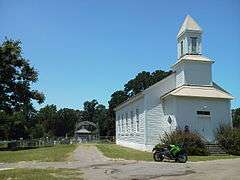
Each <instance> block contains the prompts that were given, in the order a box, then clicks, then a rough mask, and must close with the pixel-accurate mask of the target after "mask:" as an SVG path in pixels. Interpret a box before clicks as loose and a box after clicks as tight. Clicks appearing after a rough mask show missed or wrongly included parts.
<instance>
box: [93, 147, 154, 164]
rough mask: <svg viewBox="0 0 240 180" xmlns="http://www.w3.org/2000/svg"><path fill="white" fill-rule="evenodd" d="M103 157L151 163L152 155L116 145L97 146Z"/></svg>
mask: <svg viewBox="0 0 240 180" xmlns="http://www.w3.org/2000/svg"><path fill="white" fill-rule="evenodd" d="M96 146H97V148H98V149H99V150H100V151H101V152H102V153H103V155H104V156H106V157H109V158H114V159H126V160H139V161H141V160H143V161H152V160H153V158H152V153H149V152H144V151H138V150H135V149H131V148H127V147H122V146H119V145H116V144H97V145H96Z"/></svg>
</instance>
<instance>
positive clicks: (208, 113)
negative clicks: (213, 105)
mask: <svg viewBox="0 0 240 180" xmlns="http://www.w3.org/2000/svg"><path fill="white" fill-rule="evenodd" d="M210 114H211V113H210V111H197V115H203V116H210Z"/></svg>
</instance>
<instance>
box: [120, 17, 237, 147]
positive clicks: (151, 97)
mask: <svg viewBox="0 0 240 180" xmlns="http://www.w3.org/2000/svg"><path fill="white" fill-rule="evenodd" d="M202 32H203V31H202V29H201V27H200V26H199V25H198V24H197V23H196V22H195V21H194V20H193V19H192V18H191V17H190V16H187V17H186V18H185V20H184V22H183V24H182V26H181V28H180V30H179V33H178V35H177V53H178V56H177V57H178V59H177V62H176V63H175V64H174V65H172V67H171V68H172V71H173V73H172V74H171V75H169V76H168V77H166V78H165V79H163V80H161V81H159V82H157V83H156V84H154V85H152V86H151V87H149V88H147V89H146V90H144V91H142V92H141V93H139V94H137V95H136V96H134V97H132V98H130V99H128V100H127V101H125V102H123V103H122V104H120V105H119V106H118V107H116V108H115V112H116V143H117V144H118V145H122V146H126V147H131V148H135V149H139V150H146V151H151V150H152V148H153V147H154V146H155V145H156V144H157V143H159V142H160V138H159V137H160V136H162V135H163V134H164V133H165V132H170V131H173V130H175V129H176V128H179V129H184V128H186V127H188V129H189V130H190V131H193V132H197V133H198V134H200V135H201V137H202V138H203V139H204V140H206V141H207V142H213V141H214V132H215V131H216V129H217V128H218V127H219V125H221V124H230V125H232V118H231V100H232V99H233V97H232V96H231V94H229V93H228V92H227V91H225V90H224V89H223V88H221V87H220V86H218V85H217V84H216V83H214V81H213V80H212V64H213V63H214V61H213V60H211V59H209V58H207V57H205V56H203V55H202V42H201V41H202Z"/></svg>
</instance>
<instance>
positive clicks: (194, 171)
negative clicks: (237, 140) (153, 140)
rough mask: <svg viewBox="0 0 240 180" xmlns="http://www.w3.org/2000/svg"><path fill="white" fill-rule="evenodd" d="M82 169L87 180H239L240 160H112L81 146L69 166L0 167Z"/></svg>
mask: <svg viewBox="0 0 240 180" xmlns="http://www.w3.org/2000/svg"><path fill="white" fill-rule="evenodd" d="M50 167H52V168H77V169H78V168H80V169H81V170H82V171H83V172H84V174H85V179H90V180H91V179H94V180H95V179H97V180H101V179H104V180H106V179H119V180H121V179H132V180H136V179H167V180H175V179H180V180H181V179H184V180H185V179H187V180H188V179H189V180H192V179H193V180H194V179H213V180H215V179H221V180H224V179H226V180H228V179H232V180H235V179H236V180H237V179H240V158H238V159H227V160H216V161H203V162H187V163H184V164H181V163H171V162H161V163H156V162H144V161H129V160H111V159H108V158H106V157H104V156H103V155H102V153H101V152H99V151H98V150H97V148H96V147H95V146H89V145H86V146H85V145H83V146H82V145H81V146H79V147H78V148H77V149H76V150H75V151H74V153H73V155H72V157H71V161H69V162H19V163H1V164H0V169H1V168H50Z"/></svg>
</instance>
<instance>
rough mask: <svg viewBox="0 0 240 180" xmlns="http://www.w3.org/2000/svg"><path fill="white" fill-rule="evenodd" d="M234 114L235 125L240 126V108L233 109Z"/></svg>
mask: <svg viewBox="0 0 240 180" xmlns="http://www.w3.org/2000/svg"><path fill="white" fill-rule="evenodd" d="M232 115H233V127H237V128H240V108H236V109H233V110H232Z"/></svg>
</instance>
